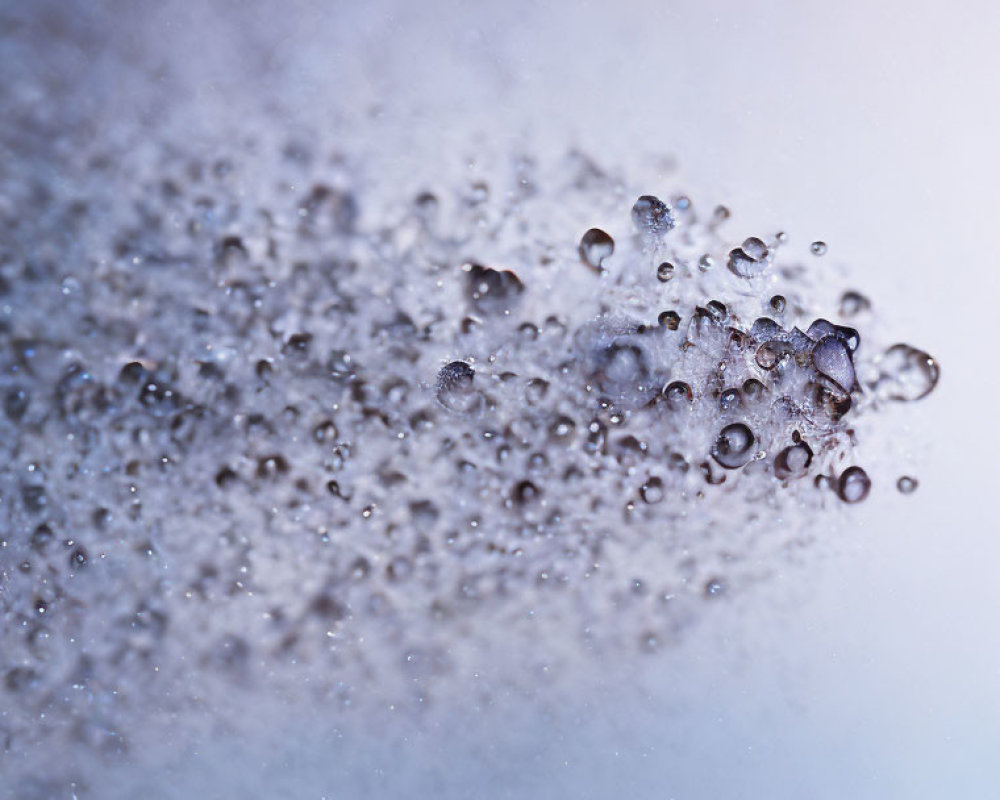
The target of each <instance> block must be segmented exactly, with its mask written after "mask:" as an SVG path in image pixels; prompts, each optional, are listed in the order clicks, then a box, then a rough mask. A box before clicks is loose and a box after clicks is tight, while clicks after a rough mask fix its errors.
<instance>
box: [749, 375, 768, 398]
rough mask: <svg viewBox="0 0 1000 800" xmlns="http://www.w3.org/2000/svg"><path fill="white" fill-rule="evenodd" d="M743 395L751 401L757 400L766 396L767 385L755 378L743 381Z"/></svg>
mask: <svg viewBox="0 0 1000 800" xmlns="http://www.w3.org/2000/svg"><path fill="white" fill-rule="evenodd" d="M743 396H744V397H745V398H746V399H747V400H748V401H749V402H751V403H756V402H759V401H760V400H763V399H764V397H766V396H767V387H766V386H765V385H764V384H763V383H761V382H760V381H759V380H757V379H756V378H748V379H747V380H745V381H744V382H743Z"/></svg>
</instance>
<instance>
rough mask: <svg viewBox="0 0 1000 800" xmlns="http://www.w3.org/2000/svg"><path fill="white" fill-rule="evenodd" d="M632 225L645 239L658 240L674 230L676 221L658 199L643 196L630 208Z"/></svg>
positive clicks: (668, 207) (668, 209) (669, 210)
mask: <svg viewBox="0 0 1000 800" xmlns="http://www.w3.org/2000/svg"><path fill="white" fill-rule="evenodd" d="M632 224H633V225H635V227H636V230H638V231H639V233H641V234H642V235H643V237H644V238H647V239H654V240H655V239H659V238H661V237H663V236H665V235H666V234H668V233H669V232H670V231H672V230H673V229H674V226H675V225H676V224H677V220H676V219H675V218H674V213H673V211H672V210H671V208H670V206H668V205H667V204H666V203H664V202H663V201H662V200H660V198H658V197H654V196H653V195H649V194H644V195H643V196H642V197H640V198H639V199H638V200H636V201H635V205H633V206H632Z"/></svg>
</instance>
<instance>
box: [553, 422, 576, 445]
mask: <svg viewBox="0 0 1000 800" xmlns="http://www.w3.org/2000/svg"><path fill="white" fill-rule="evenodd" d="M575 430H576V423H575V422H573V420H572V419H570V418H569V417H567V416H561V417H558V418H557V419H556V421H555V422H553V423H552V426H551V427H550V428H549V433H550V434H552V438H553V439H555V440H556V441H559V442H568V441H569V440H570V439H571V438H572V437H573V432H574V431H575Z"/></svg>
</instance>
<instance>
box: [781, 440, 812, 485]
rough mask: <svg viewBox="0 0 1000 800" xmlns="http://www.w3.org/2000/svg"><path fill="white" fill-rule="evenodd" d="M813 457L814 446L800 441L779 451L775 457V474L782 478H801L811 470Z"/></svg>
mask: <svg viewBox="0 0 1000 800" xmlns="http://www.w3.org/2000/svg"><path fill="white" fill-rule="evenodd" d="M812 459H813V451H812V448H811V447H809V445H807V444H806V443H805V442H802V441H800V442H798V443H797V444H793V445H791V446H789V447H786V448H785V449H784V450H782V451H781V452H780V453H778V455H777V456H776V457H775V459H774V474H775V475H776V476H777V477H778V478H781V479H782V480H786V479H788V478H801V477H803V476H804V475H805V474H806V473H807V472H808V471H809V465H810V464H812Z"/></svg>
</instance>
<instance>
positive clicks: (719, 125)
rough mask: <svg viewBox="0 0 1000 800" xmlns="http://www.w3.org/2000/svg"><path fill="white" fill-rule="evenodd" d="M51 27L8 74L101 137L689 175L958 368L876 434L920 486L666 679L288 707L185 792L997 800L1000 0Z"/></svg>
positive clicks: (191, 16) (354, 12)
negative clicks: (309, 138) (783, 236)
mask: <svg viewBox="0 0 1000 800" xmlns="http://www.w3.org/2000/svg"><path fill="white" fill-rule="evenodd" d="M39 8H40V6H36V5H32V4H29V3H20V4H18V3H13V2H9V1H7V2H0V15H2V16H0V20H2V23H0V24H3V25H5V26H6V27H7V30H6V32H5V33H3V34H2V38H3V40H4V49H3V51H2V61H0V78H2V79H3V80H4V81H6V82H13V83H16V82H17V81H19V80H21V79H23V78H24V76H25V75H26V74H29V73H30V74H32V75H38V74H41V75H42V76H43V80H44V81H45V82H47V83H48V85H49V86H50V87H51V94H49V95H48V96H45V95H43V96H39V97H38V98H36V100H37V102H39V103H50V102H57V103H59V104H60V109H59V113H60V114H62V115H64V120H65V122H64V123H63V124H66V125H79V126H81V130H82V131H84V132H85V133H86V134H87V135H94V136H100V135H102V129H103V127H104V126H105V125H109V126H110V125H122V124H128V123H130V122H134V121H136V120H142V121H145V122H146V123H155V124H157V125H158V126H160V127H163V128H165V129H168V130H171V129H172V130H176V131H184V130H190V132H191V134H190V135H191V136H192V137H195V136H197V135H198V134H199V133H206V134H211V133H213V132H217V131H224V130H228V129H229V128H230V127H239V126H241V125H276V126H283V127H287V128H288V129H289V130H295V129H296V127H297V126H299V125H303V126H306V125H308V126H313V127H315V126H319V127H322V126H323V125H324V124H331V125H333V124H336V125H337V126H338V129H344V128H345V126H346V130H348V131H354V132H356V135H357V136H358V137H364V138H370V137H376V139H377V140H380V141H384V143H385V148H384V150H385V161H384V163H380V164H373V165H370V168H371V169H372V170H376V171H384V172H386V173H389V174H391V173H392V171H393V170H399V169H405V168H406V165H407V164H408V163H410V162H411V160H412V159H424V160H426V159H433V158H436V157H440V155H441V153H442V152H448V151H449V148H452V147H455V148H462V147H465V146H466V145H467V143H468V141H470V140H474V137H476V136H486V137H488V138H489V140H490V141H491V142H493V143H495V144H497V145H498V146H500V147H505V146H509V147H515V146H520V145H521V144H522V143H525V142H530V144H531V146H532V147H533V148H535V149H537V150H539V151H542V152H544V151H545V150H546V148H551V149H552V151H553V152H556V151H560V150H565V149H566V147H567V146H568V145H570V144H574V143H575V144H579V145H581V146H583V147H585V148H587V149H589V150H591V151H593V152H595V153H599V154H600V155H601V157H602V159H603V160H604V161H605V163H610V164H620V165H623V166H624V167H625V168H627V169H630V170H633V171H634V172H635V174H646V173H648V174H649V175H650V180H651V183H652V184H653V185H654V186H663V185H671V186H672V185H674V183H675V182H676V180H677V179H675V178H674V176H673V174H672V173H669V172H668V171H666V170H665V168H664V161H663V159H664V158H665V157H672V158H674V159H676V161H677V163H678V164H679V165H680V169H681V174H682V175H683V182H682V184H681V186H680V187H679V188H683V189H684V190H686V191H688V192H689V193H690V194H691V195H692V197H694V198H696V200H701V201H703V203H714V202H725V203H726V204H727V205H729V206H730V207H732V208H733V209H734V210H735V211H736V213H737V215H738V219H739V223H740V225H742V226H745V228H746V230H747V231H748V232H750V231H756V230H758V229H759V230H776V229H782V228H783V229H786V230H788V231H790V232H791V233H792V235H793V236H794V237H795V240H796V241H798V242H799V244H801V243H802V242H807V241H810V240H812V239H820V238H821V239H824V240H825V241H827V242H829V243H830V253H829V254H828V256H826V258H825V259H824V260H822V261H818V262H816V263H817V265H818V266H817V268H818V269H819V268H822V269H826V268H830V269H832V268H834V267H835V266H836V265H839V264H848V265H850V270H851V273H850V274H851V276H852V280H853V283H854V285H856V286H857V287H858V288H860V289H862V290H864V291H865V292H866V293H867V294H868V295H869V296H870V297H871V298H872V299H873V301H874V303H875V304H876V307H877V309H878V312H879V314H880V317H881V324H882V325H883V327H884V328H885V329H886V330H888V331H893V332H896V333H897V334H898V335H900V336H902V337H904V338H911V339H913V344H916V345H918V346H921V347H925V348H927V349H928V350H930V351H931V352H932V353H933V354H934V355H935V356H936V357H937V358H938V359H939V361H940V363H941V365H942V374H943V377H942V382H941V384H940V386H939V388H938V390H937V392H936V393H935V394H934V395H933V396H932V397H931V398H930V399H928V400H927V401H925V402H924V403H919V404H916V405H914V406H913V407H907V408H900V409H898V410H897V411H896V412H895V413H894V414H893V415H891V419H887V421H886V422H885V428H884V430H883V435H884V437H885V442H884V445H885V448H886V452H891V453H892V457H893V458H894V459H895V462H894V463H896V464H898V465H899V467H900V473H902V472H904V471H910V470H912V472H913V474H915V475H917V476H918V477H919V478H920V481H921V487H920V489H919V490H918V491H917V493H916V494H915V495H913V496H911V497H906V498H904V497H901V496H899V495H898V494H896V493H895V490H894V489H892V488H891V487H889V486H883V487H881V489H880V490H879V491H875V492H873V495H872V497H871V498H870V499H869V501H868V502H866V503H865V504H864V505H863V506H861V507H859V508H858V509H857V510H856V513H854V514H852V515H851V516H850V517H849V518H848V519H847V522H845V530H843V531H842V532H841V533H842V540H841V543H840V545H839V546H838V547H837V548H834V550H835V552H833V553H827V554H825V555H824V557H822V558H817V559H816V560H815V561H812V562H810V563H807V564H806V566H804V567H803V568H801V569H796V570H793V571H791V572H789V573H788V574H787V575H782V576H779V579H778V580H775V581H772V582H771V583H769V584H768V586H767V587H766V589H764V590H761V591H759V592H757V593H753V594H752V595H751V596H749V597H745V598H741V599H740V603H741V605H740V606H739V607H737V606H735V605H732V604H731V605H725V606H720V607H719V608H718V609H716V610H715V611H714V612H713V615H712V616H711V617H710V619H708V620H707V621H706V624H704V625H702V626H700V627H699V628H697V629H696V630H694V631H693V632H692V633H691V635H690V637H689V638H688V639H687V640H686V641H685V642H684V643H683V644H682V645H681V646H680V647H678V648H677V650H676V651H675V652H673V653H671V654H669V656H668V657H667V658H666V659H665V661H663V662H659V661H658V662H656V664H655V668H654V667H653V666H644V665H639V666H636V667H634V668H633V667H631V666H630V667H628V668H625V667H622V665H618V664H605V665H603V667H602V670H601V674H598V675H595V676H594V681H593V685H592V686H590V687H589V689H588V690H587V691H586V692H582V693H581V695H580V697H579V698H578V702H577V703H575V704H573V703H568V704H566V705H565V706H564V707H562V708H561V709H559V710H558V711H556V712H555V713H552V714H546V715H544V716H541V715H538V714H535V713H533V711H532V709H531V708H521V709H512V710H511V711H510V713H511V715H512V717H511V718H512V719H514V720H516V723H512V724H511V725H510V726H509V727H505V728H504V729H498V728H497V727H496V726H495V725H494V724H493V723H491V722H489V721H485V722H484V721H483V720H482V718H480V717H479V716H478V715H477V713H476V712H474V711H473V710H472V709H471V706H470V708H469V709H468V710H467V713H463V712H461V711H459V712H456V716H455V718H454V719H453V720H451V721H450V722H442V723H441V724H440V725H438V726H436V727H432V728H429V729H406V730H403V729H402V727H401V729H400V733H399V736H398V738H397V739H396V740H393V741H392V742H386V741H369V740H367V739H366V738H365V737H364V735H363V734H353V735H347V736H346V737H345V736H344V735H343V734H342V732H335V733H331V731H330V730H329V725H328V724H326V725H324V722H323V720H322V719H317V720H285V719H281V718H280V713H279V718H278V719H276V720H275V724H274V725H273V726H264V727H269V731H268V732H267V733H261V732H260V731H257V732H255V733H250V734H248V737H247V739H246V740H244V741H240V742H222V743H216V744H212V745H206V746H205V747H204V748H202V753H203V755H202V757H201V760H200V761H195V762H193V763H190V764H186V765H183V766H182V767H181V768H180V769H173V770H166V771H165V772H164V773H163V776H162V779H163V780H164V781H168V782H169V785H170V786H172V787H174V789H173V790H172V791H175V792H176V796H178V797H179V796H195V795H186V792H187V791H188V788H190V790H191V791H192V792H195V794H198V793H202V796H215V795H217V796H220V797H231V796H236V795H237V792H242V795H241V796H249V797H285V796H287V797H319V796H327V797H353V796H380V797H386V796H399V797H416V796H437V797H463V796H467V797H608V796H612V795H626V796H632V797H656V798H667V797H676V798H701V797H720V798H730V797H732V798H765V797H766V798H785V797H787V798H802V797H809V798H845V797H852V798H940V797H966V798H988V797H998V796H1000V580H998V574H1000V523H998V516H1000V501H998V496H1000V492H998V488H997V484H998V478H1000V472H998V468H997V466H996V463H995V454H996V453H998V452H1000V434H998V431H1000V425H998V423H997V420H996V416H997V413H998V411H1000V403H998V397H1000V394H998V389H1000V385H998V380H997V368H996V363H995V362H996V358H995V343H996V341H997V335H996V332H995V327H996V322H995V320H996V315H997V306H998V304H1000V279H998V277H997V275H998V264H997V249H996V242H995V240H996V230H997V225H996V221H995V220H996V217H997V214H998V212H1000V156H998V155H997V152H998V145H1000V111H998V108H1000V77H998V76H1000V49H998V47H997V42H998V41H1000V6H998V5H997V4H995V3H988V2H972V1H968V2H953V3H947V4H945V3H927V2H895V1H894V2H881V3H869V2H860V1H859V0H848V2H840V3H836V4H831V3H797V2H784V3H740V2H727V3H679V2H669V1H668V2H655V3H653V2H648V3H647V2H627V1H622V2H617V3H575V2H554V3H544V4H543V3H538V4H534V3H519V2H508V3H503V4H474V3H459V2H445V1H439V0H434V1H431V2H422V3H405V2H399V3H388V2H378V3H365V4H361V3H339V2H331V3H322V2H318V1H317V2H293V3H280V4H279V3H271V4H269V3H264V2H251V3H244V2H215V3H211V4H195V3H182V2H173V3H165V4H156V5H155V6H154V5H152V4H141V3H140V4H134V3H118V4H115V3H110V4H106V5H104V6H101V7H91V6H89V4H83V3H80V4H73V3H69V2H67V3H63V4H47V6H46V8H47V10H45V11H39V10H38V9H39ZM275 98H280V102H279V103H277V104H276V103H275ZM28 99H29V100H30V98H28ZM2 113H3V111H2V110H0V114H2ZM348 135H350V134H348ZM668 174H669V175H670V177H669V179H667V178H665V177H664V176H665V175H668ZM808 561H809V560H808V559H807V562H808ZM459 705H460V706H461V703H459ZM180 735H182V734H181V733H179V734H178V736H180ZM115 780H120V781H121V785H122V786H124V785H125V784H126V783H127V780H128V779H127V777H126V776H124V775H123V776H119V777H116V778H115Z"/></svg>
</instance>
